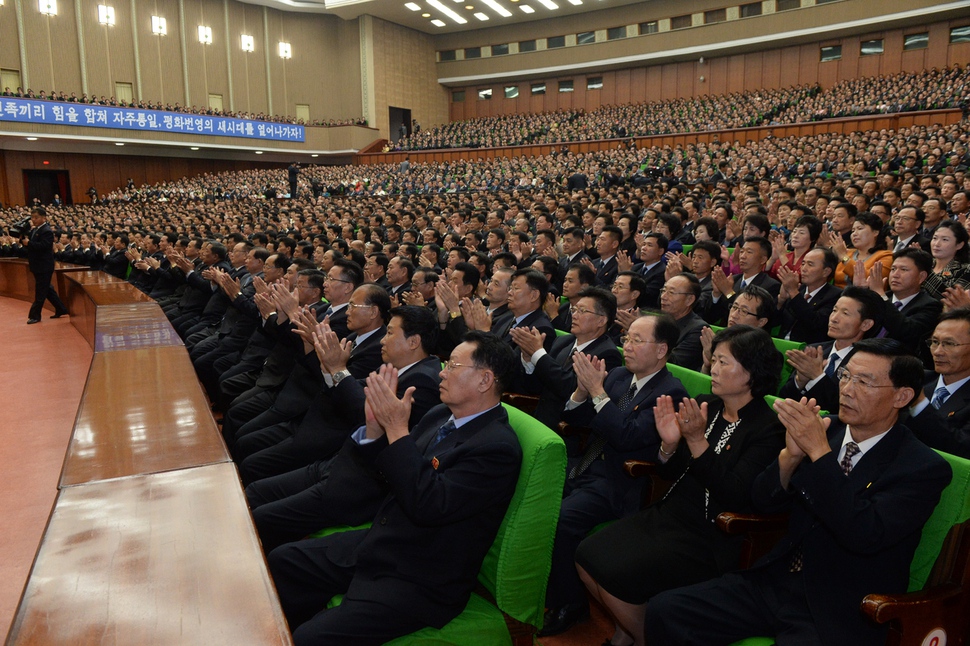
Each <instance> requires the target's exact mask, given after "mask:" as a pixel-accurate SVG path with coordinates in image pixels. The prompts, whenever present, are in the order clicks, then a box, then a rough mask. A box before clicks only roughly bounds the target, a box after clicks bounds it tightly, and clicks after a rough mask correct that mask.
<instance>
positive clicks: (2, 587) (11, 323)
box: [0, 297, 92, 634]
mask: <svg viewBox="0 0 970 646" xmlns="http://www.w3.org/2000/svg"><path fill="white" fill-rule="evenodd" d="M29 307H30V305H29V303H25V302H23V301H18V300H15V299H10V298H2V297H0V339H2V340H3V351H2V357H3V358H2V360H0V361H2V362H0V365H2V368H0V393H2V395H0V407H2V408H3V410H4V413H3V415H2V417H0V419H2V420H3V423H2V426H0V434H2V437H3V439H2V441H0V473H3V486H2V487H0V517H2V518H3V519H4V533H3V540H2V541H0V626H2V630H3V631H4V632H3V634H6V632H7V630H8V628H9V626H10V623H11V621H12V620H13V616H14V612H15V611H16V609H17V603H18V601H19V600H20V593H21V592H22V591H23V587H24V582H25V581H26V580H27V574H28V572H29V571H30V564H31V562H32V561H33V559H34V553H35V552H36V551H37V545H38V544H39V543H40V538H41V535H42V534H43V533H44V527H45V525H46V524H47V517H48V515H49V514H50V510H51V507H52V506H53V504H54V497H55V496H56V494H57V481H58V476H59V475H60V471H61V464H62V462H63V461H64V453H65V451H66V450H67V444H68V440H69V439H70V437H71V429H72V428H73V427H74V416H75V414H76V413H77V407H78V403H79V402H80V401H81V393H82V391H83V389H84V382H85V379H86V378H87V373H88V367H89V365H90V363H91V355H92V351H91V347H90V346H89V345H88V344H87V343H86V342H85V341H84V339H82V338H81V335H80V334H78V333H77V331H76V330H75V329H74V327H73V326H71V322H70V319H69V318H66V317H65V318H61V319H57V320H51V319H49V318H48V317H49V316H50V314H51V312H49V311H46V310H45V312H44V319H43V322H42V323H39V324H37V325H27V324H26V323H27V310H28V309H29Z"/></svg>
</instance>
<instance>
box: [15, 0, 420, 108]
mask: <svg viewBox="0 0 970 646" xmlns="http://www.w3.org/2000/svg"><path fill="white" fill-rule="evenodd" d="M18 4H19V13H20V15H21V16H22V21H23V35H24V43H25V54H26V61H23V60H21V58H22V57H21V52H20V46H19V30H18V20H17V14H18ZM108 4H110V5H111V6H113V7H114V10H115V19H116V23H115V25H114V26H113V27H105V26H102V25H100V24H98V20H97V5H98V2H96V1H95V0H59V1H58V15H57V16H54V17H52V18H48V17H46V16H43V15H41V14H40V13H39V12H38V11H37V6H36V2H35V0H6V2H4V4H3V6H0V67H3V68H6V69H15V70H20V72H21V78H24V79H25V82H26V85H27V86H29V87H31V88H32V89H33V90H34V91H35V92H39V91H40V90H41V89H44V90H47V91H50V90H51V89H54V90H57V91H64V92H67V93H70V92H77V93H78V94H81V92H83V91H85V87H84V85H85V84H84V82H83V81H86V91H87V92H88V94H95V95H97V96H102V95H104V96H111V95H113V94H115V83H116V82H123V83H131V84H132V86H133V89H134V95H135V97H136V98H143V99H146V100H152V101H163V102H165V103H172V104H174V103H180V104H193V105H197V106H204V105H207V104H208V95H209V94H210V93H211V94H221V95H222V97H223V106H224V108H225V109H234V110H239V111H246V112H253V113H259V112H264V113H265V112H272V113H274V114H288V115H295V114H296V104H297V103H301V104H308V105H309V106H310V118H311V119H347V118H356V117H359V116H361V115H362V114H363V110H362V107H361V101H360V91H359V88H360V61H359V48H360V42H359V41H360V39H359V36H358V26H357V21H356V20H352V21H345V20H342V19H341V18H338V17H336V16H327V15H319V14H307V13H292V12H281V11H277V10H273V9H267V8H265V7H262V6H258V5H252V4H245V3H241V2H236V1H234V0H182V1H181V2H180V1H179V0H109V1H108ZM180 11H181V12H182V13H181V14H180ZM152 15H159V16H162V17H163V18H165V19H166V21H167V27H168V35H167V36H164V37H158V36H154V35H153V34H152V33H151V16H152ZM78 17H79V18H80V29H78V26H79V25H78ZM200 24H205V25H208V26H209V27H211V28H212V32H213V41H214V42H213V44H212V45H208V46H205V45H202V44H200V43H199V41H198V34H197V29H198V26H199V25H200ZM183 25H184V30H183ZM242 33H248V34H250V35H252V36H253V37H254V39H255V42H256V51H255V52H253V53H250V54H247V53H245V52H243V51H242V48H241V46H240V42H239V36H240V35H241V34H242ZM281 40H282V41H286V42H289V43H290V44H291V46H292V49H293V57H292V58H291V59H289V60H285V61H284V60H283V59H281V58H280V57H279V56H278V53H277V43H278V42H279V41H281ZM82 47H83V50H84V56H83V58H82V56H81V48H82ZM183 51H184V55H183ZM429 51H430V54H429V57H430V60H432V61H433V60H434V50H433V48H429ZM431 65H432V67H433V63H432V64H431ZM430 77H431V78H435V76H434V74H433V73H432V74H431V75H430Z"/></svg>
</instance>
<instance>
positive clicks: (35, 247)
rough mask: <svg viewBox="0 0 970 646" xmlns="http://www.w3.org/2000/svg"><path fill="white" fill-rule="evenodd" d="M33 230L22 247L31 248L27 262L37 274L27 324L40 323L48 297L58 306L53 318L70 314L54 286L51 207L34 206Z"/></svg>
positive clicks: (31, 214)
mask: <svg viewBox="0 0 970 646" xmlns="http://www.w3.org/2000/svg"><path fill="white" fill-rule="evenodd" d="M30 226H31V229H30V233H29V234H28V235H26V236H24V240H23V242H22V248H24V249H26V250H27V265H28V267H30V272H31V273H32V274H33V275H34V283H35V284H34V303H33V304H32V305H31V306H30V313H29V314H28V315H27V325H33V324H34V323H40V316H41V310H42V309H43V307H44V301H45V300H49V301H50V302H51V305H53V306H54V313H53V314H52V315H51V318H52V319H56V318H60V317H62V316H64V315H65V314H67V306H66V305H64V303H63V302H62V301H61V299H60V297H59V296H58V295H57V292H56V291H54V288H53V287H52V286H51V278H52V277H53V276H54V232H53V231H51V227H50V225H49V224H47V211H46V210H45V209H44V207H42V206H35V207H34V208H32V209H31V210H30Z"/></svg>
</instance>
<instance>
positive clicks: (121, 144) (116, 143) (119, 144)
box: [115, 141, 124, 146]
mask: <svg viewBox="0 0 970 646" xmlns="http://www.w3.org/2000/svg"><path fill="white" fill-rule="evenodd" d="M115 146H124V144H123V143H121V142H120V141H116V142H115Z"/></svg>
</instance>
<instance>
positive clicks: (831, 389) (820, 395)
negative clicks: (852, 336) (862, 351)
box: [778, 341, 855, 412]
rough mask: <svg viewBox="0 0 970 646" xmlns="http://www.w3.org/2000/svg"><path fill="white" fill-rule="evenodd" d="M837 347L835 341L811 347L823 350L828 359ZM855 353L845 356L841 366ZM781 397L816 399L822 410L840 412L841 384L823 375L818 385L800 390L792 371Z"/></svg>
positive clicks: (782, 388) (780, 393)
mask: <svg viewBox="0 0 970 646" xmlns="http://www.w3.org/2000/svg"><path fill="white" fill-rule="evenodd" d="M833 345H835V342H834V341H829V342H827V343H812V344H811V345H810V347H820V348H822V354H823V355H824V356H825V357H826V358H827V357H828V356H829V354H830V353H831V352H832V346H833ZM853 352H855V348H853V349H851V350H849V353H848V354H847V355H845V358H844V359H842V362H841V363H840V364H839V366H840V367H841V366H844V365H845V364H846V363H848V361H849V359H851V358H852V353H853ZM778 396H779V397H785V398H789V399H794V400H796V401H798V400H799V399H801V398H802V397H809V398H812V397H814V398H815V402H816V403H817V404H818V405H819V406H821V407H822V410H825V411H829V412H835V411H837V410H839V382H838V380H837V379H836V378H835V377H834V376H833V377H828V376H826V375H822V378H821V379H820V380H819V382H818V383H817V384H815V385H814V386H812V387H811V388H809V389H808V390H804V389H802V388H799V387H798V385H797V384H796V383H795V371H792V373H791V375H790V376H789V377H788V381H787V382H785V385H784V386H782V387H781V390H780V391H778Z"/></svg>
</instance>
